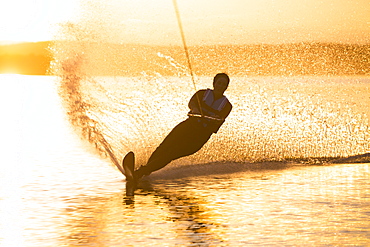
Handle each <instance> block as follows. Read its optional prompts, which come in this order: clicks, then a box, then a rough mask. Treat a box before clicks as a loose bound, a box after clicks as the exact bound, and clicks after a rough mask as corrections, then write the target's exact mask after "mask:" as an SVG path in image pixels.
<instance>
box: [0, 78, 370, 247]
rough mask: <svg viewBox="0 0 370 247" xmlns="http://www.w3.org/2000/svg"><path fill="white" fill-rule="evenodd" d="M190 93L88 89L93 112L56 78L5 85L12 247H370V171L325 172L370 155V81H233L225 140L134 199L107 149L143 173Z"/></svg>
mask: <svg viewBox="0 0 370 247" xmlns="http://www.w3.org/2000/svg"><path fill="white" fill-rule="evenodd" d="M180 82H181V80H179V79H177V78H156V79H153V80H152V79H150V80H145V81H143V80H142V79H140V78H98V79H96V81H93V82H92V81H88V82H81V83H80V84H79V88H78V90H77V91H76V90H75V91H74V93H77V95H78V96H79V97H80V98H79V99H80V100H81V101H82V102H84V107H82V108H83V110H81V108H78V109H77V108H73V105H75V104H76V101H73V102H72V101H71V100H70V99H72V100H76V98H74V97H75V96H76V95H75V94H74V93H73V94H70V96H71V97H70V98H67V97H66V95H67V94H66V91H63V89H65V87H66V83H63V82H62V83H61V82H60V79H59V78H57V77H46V76H45V77H43V76H19V75H1V76H0V88H1V90H0V96H1V97H0V101H1V105H0V107H1V112H2V121H1V125H0V126H1V128H0V132H1V136H2V143H3V145H2V152H1V153H2V159H1V162H0V164H1V168H2V169H1V172H0V246H37V247H40V246H153V245H159V246H248V245H251V246H303V245H304V246H370V164H369V163H355V164H349V163H348V164H344V163H341V164H330V165H329V164H326V163H325V162H324V161H323V160H331V159H335V158H337V157H346V156H351V155H357V154H362V153H366V152H369V143H368V140H369V136H370V132H369V100H370V93H369V85H370V84H369V82H370V80H369V78H366V77H364V78H361V77H356V78H339V77H337V78H317V77H316V78H310V77H302V78H279V77H276V78H274V77H269V78H265V77H255V78H232V82H233V83H234V84H230V88H229V90H228V91H227V95H228V96H229V98H230V100H231V102H232V103H233V105H234V109H233V112H232V114H231V115H230V117H229V118H228V120H227V122H226V123H225V125H224V126H222V128H221V129H220V132H219V133H218V134H217V135H215V136H213V137H212V140H211V141H210V142H209V143H207V145H206V146H205V147H204V149H202V151H201V152H199V153H198V154H196V155H194V156H192V157H189V158H184V159H181V160H179V161H176V162H173V163H171V164H170V165H169V166H167V167H166V168H165V169H164V170H161V171H159V172H157V173H154V174H153V175H152V176H150V177H149V179H148V180H147V181H145V183H144V184H143V185H142V186H141V188H140V189H139V190H138V191H137V194H136V195H135V197H133V198H132V197H126V196H125V178H124V176H122V174H120V172H119V171H117V169H116V168H115V167H114V166H113V165H112V161H111V159H112V157H110V156H109V155H107V153H106V150H105V151H104V150H102V148H101V146H102V143H103V142H104V143H105V144H109V146H110V147H111V150H112V152H113V155H114V156H115V158H117V159H118V160H120V159H121V158H122V157H123V155H124V154H125V153H126V152H127V151H129V150H133V151H135V153H136V154H137V166H139V165H142V164H144V163H145V160H146V159H147V158H148V156H149V155H150V153H151V152H152V151H153V150H154V148H155V147H156V145H158V143H159V142H160V141H161V139H162V138H163V137H164V136H165V135H166V134H167V133H168V131H169V130H170V129H171V128H172V127H173V126H174V125H175V124H176V123H178V122H179V121H181V120H183V119H184V118H185V116H186V111H187V109H186V107H187V106H186V104H187V101H188V99H189V98H190V96H191V95H192V93H193V91H192V88H191V87H190V86H189V84H181V83H180ZM198 86H199V87H200V88H204V87H209V86H210V78H201V79H200V81H199V83H198ZM58 91H61V92H59V93H58ZM71 102H72V103H71ZM159 103H161V104H159ZM79 106H80V107H81V105H79ZM83 119H85V120H86V121H85V120H83ZM71 122H73V125H71V124H70V123H71ZM72 126H73V127H72ZM102 137H104V140H102V139H101V138H102ZM86 139H89V140H90V142H92V144H91V143H89V142H87V141H86ZM105 147H106V146H105ZM98 149H100V151H96V150H98ZM99 154H100V155H99Z"/></svg>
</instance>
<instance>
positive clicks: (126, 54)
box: [51, 9, 370, 173]
mask: <svg viewBox="0 0 370 247" xmlns="http://www.w3.org/2000/svg"><path fill="white" fill-rule="evenodd" d="M89 13H90V14H87V15H85V16H83V18H81V19H80V21H79V22H77V23H66V24H64V25H63V26H62V29H61V31H60V33H59V35H60V37H59V39H58V40H60V41H57V42H55V43H54V44H53V46H52V47H51V51H52V52H53V56H54V61H53V63H52V67H51V70H52V73H53V74H55V75H57V76H58V77H59V78H60V84H59V92H60V96H61V99H62V101H63V104H64V107H65V110H66V113H67V115H68V118H69V121H70V122H71V124H72V126H73V127H74V128H75V129H76V131H77V132H78V134H79V135H80V136H81V137H82V138H83V139H85V140H87V141H88V142H89V143H90V144H92V147H93V148H94V150H96V151H97V152H98V153H100V154H101V155H103V156H106V157H108V158H110V159H111V160H112V162H113V163H115V164H119V163H120V160H122V158H123V156H124V155H125V154H126V153H127V152H128V151H134V152H135V154H136V158H137V166H140V165H144V164H145V162H146V160H147V159H148V157H149V155H150V154H151V152H152V151H154V149H155V148H156V146H157V145H158V144H159V143H160V142H161V141H162V139H163V138H164V137H165V136H166V134H167V133H168V132H169V131H170V130H171V129H172V128H173V127H174V126H175V125H176V124H177V123H179V122H180V121H182V120H184V119H185V117H186V113H187V111H188V109H187V102H188V100H189V99H190V97H191V96H192V94H193V93H194V90H193V88H192V86H191V82H190V78H189V75H188V74H187V72H186V71H187V70H186V62H185V58H184V54H177V53H176V51H177V50H176V51H175V50H174V49H172V48H171V47H167V48H165V47H154V46H153V47H152V46H139V45H137V46H135V45H119V44H120V40H119V35H118V34H117V32H118V31H117V30H116V29H115V28H111V27H112V26H113V23H115V22H116V21H117V20H116V19H114V18H113V17H111V18H104V19H99V18H100V15H99V14H98V12H97V10H96V9H95V11H93V12H89ZM113 16H114V15H113ZM112 18H113V19H112ZM117 18H118V17H117ZM97 20H99V21H97ZM216 52H217V51H216ZM191 55H192V57H197V55H199V54H196V53H195V50H194V51H193V53H192V54H191ZM202 56H204V54H202ZM153 57H156V59H154V60H153V59H148V58H153ZM201 66H203V67H204V68H205V69H206V68H208V67H209V65H208V64H203V65H199V64H198V69H199V67H201ZM223 69H224V71H226V72H228V73H229V74H230V76H231V84H230V88H229V89H228V91H227V92H226V94H227V95H228V96H229V98H230V100H231V102H232V104H233V106H234V108H233V111H232V113H231V115H230V116H229V118H228V119H227V121H226V123H225V124H224V126H222V127H221V130H220V131H219V133H217V134H216V135H214V136H213V137H212V138H211V140H210V142H209V143H207V144H206V145H205V146H204V147H203V148H202V150H201V151H199V152H198V153H197V154H195V155H192V156H190V157H186V158H182V159H180V160H179V161H175V162H174V163H173V165H172V166H173V167H177V168H176V169H179V170H181V169H185V168H184V167H185V165H192V164H203V169H202V170H203V171H205V170H210V169H211V170H213V171H215V169H216V170H217V169H219V168H217V167H218V166H217V165H215V164H223V163H225V162H226V163H228V164H229V165H228V168H220V169H221V170H222V169H232V167H234V169H232V170H233V171H235V170H238V169H240V168H241V167H243V166H244V168H245V169H255V168H258V167H259V166H260V165H254V166H250V165H247V164H264V167H265V168H268V167H273V166H274V167H284V166H285V165H286V164H288V163H289V162H294V163H304V164H317V163H320V164H321V163H323V162H328V161H330V160H333V159H336V158H340V157H348V156H356V155H359V154H364V153H367V152H368V151H369V150H370V148H369V142H368V140H369V139H370V128H369V120H368V116H367V115H366V105H367V104H368V91H367V90H368V83H369V79H366V78H362V79H361V78H352V79H351V78H323V77H301V78H298V77H286V78H284V77H247V74H245V75H241V74H240V72H236V71H237V68H233V67H228V66H227V64H226V65H225V67H224V68H223ZM200 70H201V68H200ZM208 71H209V68H208ZM217 72H220V71H217V68H216V69H215V71H212V73H210V74H208V75H202V76H201V77H199V78H198V80H197V86H198V87H199V89H200V88H207V87H211V83H212V76H213V75H214V74H215V73H217ZM233 73H234V74H238V76H233ZM169 74H170V75H172V76H169ZM173 75H175V76H173ZM355 90H356V93H355V94H354V93H353V92H354V91H355ZM343 95H346V97H343ZM361 97H362V98H361ZM366 98H367V99H366ZM366 100H367V101H366ZM357 158H358V159H357V161H360V162H369V160H370V158H369V155H362V156H358V157H357ZM261 162H262V163H261ZM271 162H272V163H271ZM342 162H351V160H350V159H347V160H345V159H343V160H342ZM212 164H213V165H212ZM271 164H273V165H271ZM207 167H208V168H209V167H212V168H210V169H208V168H207ZM206 168H207V169H206ZM223 172H225V170H223ZM216 173H217V172H216Z"/></svg>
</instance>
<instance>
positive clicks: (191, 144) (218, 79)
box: [134, 73, 232, 182]
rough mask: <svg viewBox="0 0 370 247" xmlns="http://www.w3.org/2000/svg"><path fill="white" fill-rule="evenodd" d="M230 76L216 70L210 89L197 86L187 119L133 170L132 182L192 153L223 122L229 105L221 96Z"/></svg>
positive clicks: (198, 148)
mask: <svg viewBox="0 0 370 247" xmlns="http://www.w3.org/2000/svg"><path fill="white" fill-rule="evenodd" d="M229 81H230V79H229V76H228V75H227V74H225V73H219V74H217V75H216V76H215V77H214V79H213V90H212V89H206V90H199V91H198V92H196V93H195V94H194V95H193V97H192V98H191V99H190V102H189V108H190V112H189V114H188V116H189V117H188V119H186V120H185V121H183V122H181V123H180V124H178V125H177V126H176V127H175V128H174V129H173V130H172V131H171V132H170V133H169V134H168V135H167V137H166V138H165V139H164V140H163V142H162V143H161V144H160V145H159V146H158V147H157V149H156V150H155V151H154V152H153V153H152V155H151V156H150V158H149V160H148V163H147V164H146V165H145V166H142V167H140V168H139V169H138V170H136V171H135V172H134V182H137V181H139V180H140V179H141V178H142V177H143V176H146V175H149V174H150V173H152V172H154V171H157V170H159V169H161V168H163V167H165V166H166V165H167V164H169V163H170V162H171V161H173V160H176V159H178V158H181V157H184V156H188V155H191V154H194V153H195V152H197V151H199V150H200V149H201V148H202V147H203V145H204V144H205V143H206V142H207V141H208V140H209V138H210V137H211V135H212V134H213V133H217V131H218V129H219V128H220V127H221V125H222V124H223V123H224V122H225V119H226V118H227V116H228V115H229V113H230V111H231V109H232V105H231V103H230V102H229V100H228V99H227V98H226V96H224V95H223V94H224V92H225V90H226V89H227V87H228V85H229Z"/></svg>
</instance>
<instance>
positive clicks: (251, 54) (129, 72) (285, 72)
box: [0, 41, 370, 76]
mask: <svg viewBox="0 0 370 247" xmlns="http://www.w3.org/2000/svg"><path fill="white" fill-rule="evenodd" d="M53 42H56V44H57V45H56V48H57V49H63V48H61V47H69V45H71V46H73V45H74V44H76V42H69V44H68V45H67V46H65V43H67V42H61V43H58V42H57V41H44V42H29V43H16V44H6V45H0V74H3V73H9V72H12V71H15V72H16V73H18V74H24V75H50V73H49V72H48V71H49V66H50V62H51V61H52V60H53V54H52V52H51V51H50V50H49V49H48V48H49V47H51V46H52V44H53ZM63 43H64V45H61V46H58V44H63ZM88 45H89V46H94V49H95V50H96V49H101V50H102V53H104V52H106V51H110V52H111V53H112V52H113V53H112V54H115V55H116V56H115V58H114V59H115V60H116V61H114V62H115V66H117V68H116V70H113V71H114V73H113V74H112V70H111V71H108V70H101V71H99V72H97V75H102V76H105V75H107V76H109V75H116V76H139V75H142V73H143V72H145V73H146V74H161V75H164V76H176V75H178V73H179V71H176V69H175V68H174V67H171V66H168V64H167V62H166V60H165V59H163V57H159V56H158V54H159V53H160V54H163V55H165V56H169V57H171V58H173V59H174V60H175V61H176V62H177V63H179V64H183V65H184V66H186V63H185V60H184V53H183V48H182V47H180V46H150V45H134V44H123V45H119V44H95V43H88ZM189 52H190V55H191V58H192V63H193V67H194V72H195V74H196V75H198V76H208V75H211V74H213V73H214V72H215V71H221V70H222V71H226V72H228V73H230V74H234V75H235V76H238V75H240V76H244V75H248V76H369V75H370V44H341V43H338V44H336V43H292V44H276V45H269V44H247V45H204V46H191V47H189ZM121 57H122V59H121ZM97 59H99V58H98V57H97ZM121 60H122V61H121ZM102 62H103V61H102Z"/></svg>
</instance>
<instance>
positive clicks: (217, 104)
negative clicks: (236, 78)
mask: <svg viewBox="0 0 370 247" xmlns="http://www.w3.org/2000/svg"><path fill="white" fill-rule="evenodd" d="M203 102H204V103H205V104H207V105H208V106H209V107H211V108H212V109H214V110H216V111H221V110H222V109H224V107H225V106H226V104H227V102H229V100H228V99H227V98H226V97H225V96H223V97H221V98H219V99H218V100H215V99H214V95H213V90H212V89H207V91H206V92H205V93H204V96H203ZM202 110H205V111H206V112H207V113H211V112H209V111H207V110H206V109H204V108H203V109H202ZM211 115H214V113H211Z"/></svg>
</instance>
